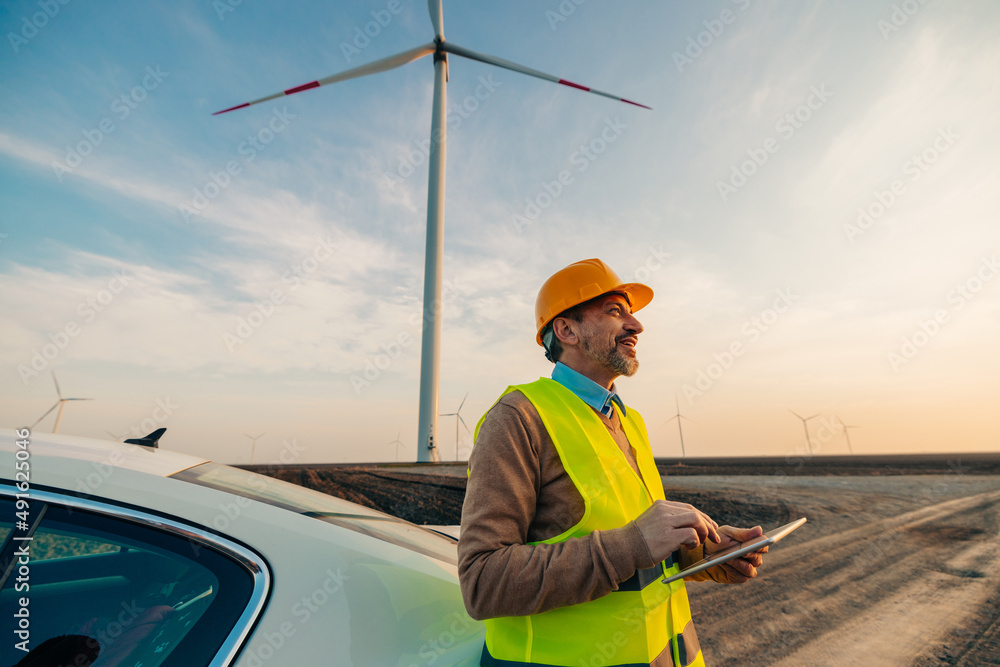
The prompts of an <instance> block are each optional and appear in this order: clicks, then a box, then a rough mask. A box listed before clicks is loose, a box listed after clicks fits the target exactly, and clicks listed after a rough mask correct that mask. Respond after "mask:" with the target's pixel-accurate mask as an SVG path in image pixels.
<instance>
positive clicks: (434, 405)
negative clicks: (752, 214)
mask: <svg viewBox="0 0 1000 667" xmlns="http://www.w3.org/2000/svg"><path fill="white" fill-rule="evenodd" d="M427 9H428V11H429V12H430V15H431V24H432V25H433V27H434V41H432V42H430V43H429V44H424V45H423V46H418V47H416V48H413V49H410V50H408V51H403V52H402V53H397V54H396V55H393V56H389V57H387V58H382V59H381V60H376V61H374V62H371V63H368V64H367V65H362V66H360V67H355V68H353V69H349V70H346V71H343V72H340V73H338V74H334V75H332V76H328V77H326V78H323V79H317V80H316V81H310V82H309V83H305V84H302V85H301V86H295V87H294V88H289V89H287V90H283V91H281V92H278V93H274V94H273V95H268V96H267V97H261V98H259V99H256V100H253V101H251V102H244V103H243V104H238V105H236V106H234V107H229V108H228V109H223V110H222V111H216V112H215V113H214V114H213V115H218V114H222V113H226V112H228V111H235V110H236V109H244V108H246V107H248V106H251V105H254V104H259V103H261V102H267V101H269V100H274V99H278V98H279V97H284V96H286V95H294V94H295V93H301V92H302V91H305V90H311V89H313V88H319V87H320V86H326V85H328V84H331V83H338V82H340V81H347V80H348V79H355V78H358V77H362V76H367V75H369V74H377V73H379V72H385V71H388V70H391V69H395V68H397V67H401V66H403V65H406V64H407V63H411V62H413V61H414V60H418V59H420V58H423V57H424V56H429V55H431V54H434V97H433V106H432V111H431V145H430V159H429V165H428V166H429V173H428V181H427V245H426V251H425V255H424V308H423V315H424V318H426V321H427V326H426V327H424V333H423V334H422V339H421V344H420V413H419V421H418V426H417V460H418V461H437V460H438V449H437V445H436V444H435V441H434V437H435V435H436V434H437V427H438V423H437V418H438V417H439V416H440V415H438V409H439V405H438V391H439V390H438V388H439V384H440V361H441V313H440V310H441V262H442V256H443V253H444V176H445V154H446V152H447V140H446V138H447V134H446V125H445V115H446V107H447V91H446V88H447V82H448V54H452V55H455V56H461V57H462V58H468V59H470V60H476V61H479V62H481V63H486V64H487V65H494V66H496V67H502V68H503V69H508V70H511V71H514V72H519V73H521V74H527V75H528V76H533V77H537V78H539V79H544V80H545V81H551V82H552V83H558V84H562V85H564V86H569V87H570V88H577V89H579V90H584V91H587V92H590V93H594V94H595V95H602V96H604V97H608V98H611V99H613V100H618V101H620V102H625V103H626V104H632V105H634V106H637V107H642V108H643V109H649V108H650V107H647V106H646V105H644V104H639V103H638V102H633V101H631V100H627V99H625V98H623V97H619V96H617V95H612V94H610V93H605V92H603V91H600V90H596V89H593V88H588V87H587V86H581V85H580V84H578V83H573V82H572V81H567V80H566V79H561V78H559V77H557V76H552V75H551V74H545V73H544V72H539V71H538V70H535V69H531V68H529V67H525V66H523V65H518V64H516V63H513V62H510V61H509V60H503V59H502V58H497V57H495V56H489V55H484V54H482V53H477V52H476V51H472V50H470V49H466V48H464V47H461V46H458V45H456V44H452V43H451V42H446V41H445V39H444V15H443V14H444V13H443V10H442V8H441V0H428V1H427Z"/></svg>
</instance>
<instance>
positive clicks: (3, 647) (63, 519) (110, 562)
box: [0, 503, 253, 667]
mask: <svg viewBox="0 0 1000 667" xmlns="http://www.w3.org/2000/svg"><path fill="white" fill-rule="evenodd" d="M0 511H2V509H0ZM41 516H42V519H41V522H40V524H39V525H38V528H37V529H36V530H35V532H34V534H33V535H32V536H31V541H30V542H29V545H30V558H29V559H28V570H27V571H24V572H22V576H11V577H9V578H8V580H7V581H6V583H5V584H4V586H3V589H2V590H0V616H2V617H3V618H12V617H14V614H17V613H18V611H19V610H20V609H22V608H23V609H26V610H27V611H26V612H25V613H30V641H29V642H28V643H27V644H23V645H21V646H18V645H17V643H16V642H12V641H9V640H5V641H4V642H3V643H2V644H0V655H2V657H3V660H0V664H3V665H11V664H14V663H16V662H17V661H19V660H23V659H27V658H28V656H31V659H32V660H36V659H37V661H33V662H31V664H51V665H63V664H66V665H73V664H90V663H89V662H88V661H87V660H89V659H90V658H92V657H93V653H95V652H96V655H97V661H96V662H94V663H93V667H125V666H128V667H132V666H134V665H142V667H160V666H161V665H162V666H163V667H167V666H171V667H173V666H177V665H185V666H188V665H205V664H208V663H209V662H211V660H212V658H213V657H214V656H215V653H216V651H217V650H218V649H219V647H220V646H221V645H222V643H223V642H224V640H225V639H226V637H227V636H228V635H229V633H230V631H231V630H232V628H233V626H234V625H235V624H236V622H237V620H238V619H239V618H240V616H241V615H242V613H243V611H244V608H245V606H246V603H247V600H248V599H249V598H250V594H251V591H252V588H253V581H252V577H251V575H250V574H249V573H248V572H246V571H245V570H244V568H243V567H242V566H240V565H239V564H238V563H235V562H233V561H231V560H229V559H228V558H226V557H225V556H223V555H222V554H220V553H218V552H216V551H215V550H213V549H211V548H209V547H208V546H207V545H204V544H200V543H197V542H192V541H189V540H188V539H186V538H184V537H181V536H180V535H175V534H171V533H169V532H167V531H165V530H158V529H155V528H152V527H150V526H146V525H141V524H139V523H133V522H131V521H128V520H123V519H119V518H114V517H110V516H105V515H103V514H98V513H93V512H89V511H82V510H80V509H71V508H68V507H62V506H59V505H57V504H54V503H50V504H48V505H46V506H45V508H44V513H43V514H41ZM12 542H13V541H12ZM15 574H16V571H15ZM25 602H27V604H25ZM22 648H26V649H28V651H29V652H27V653H26V652H25V651H23V650H22ZM88 655H89V657H87V656H88ZM78 656H84V657H85V658H86V660H85V659H84V658H81V657H78ZM77 661H79V662H77Z"/></svg>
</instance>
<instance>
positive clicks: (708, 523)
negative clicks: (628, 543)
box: [635, 500, 725, 562]
mask: <svg viewBox="0 0 1000 667" xmlns="http://www.w3.org/2000/svg"><path fill="white" fill-rule="evenodd" d="M635 523H636V525H637V526H638V527H639V532H640V533H642V536H643V537H644V538H645V540H646V546H647V547H648V548H649V553H650V554H651V555H652V556H653V560H654V561H656V562H659V561H661V560H665V559H666V558H667V557H668V556H669V555H670V554H672V553H673V552H674V551H677V550H678V549H679V548H680V547H681V546H682V545H683V546H686V547H688V548H689V549H696V548H697V547H698V545H699V544H702V543H705V544H711V542H709V541H708V540H712V541H715V542H719V541H721V540H723V539H725V538H724V537H723V536H721V535H720V534H719V532H718V531H719V524H717V523H715V521H713V520H712V518H711V517H710V516H708V515H707V514H705V513H704V512H701V511H699V510H697V509H695V508H694V507H692V506H691V505H688V504H687V503H677V502H671V501H667V500H657V501H655V502H654V503H653V504H652V506H651V507H650V508H649V509H647V510H646V511H645V512H643V513H642V514H640V515H639V518H638V519H636V520H635Z"/></svg>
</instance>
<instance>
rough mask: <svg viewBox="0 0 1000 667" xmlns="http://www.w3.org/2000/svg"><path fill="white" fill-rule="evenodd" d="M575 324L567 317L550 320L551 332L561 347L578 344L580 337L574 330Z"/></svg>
mask: <svg viewBox="0 0 1000 667" xmlns="http://www.w3.org/2000/svg"><path fill="white" fill-rule="evenodd" d="M575 325H576V322H574V321H572V320H570V319H569V318H568V317H557V318H556V319H554V320H552V332H553V333H554V334H555V335H556V338H558V339H559V342H560V343H562V344H563V345H577V344H579V343H580V336H579V334H578V333H577V331H576V328H575Z"/></svg>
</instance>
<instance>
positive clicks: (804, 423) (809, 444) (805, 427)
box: [789, 410, 819, 456]
mask: <svg viewBox="0 0 1000 667" xmlns="http://www.w3.org/2000/svg"><path fill="white" fill-rule="evenodd" d="M789 412H791V413H792V414H793V415H795V416H796V417H798V418H799V419H801V420H802V430H803V431H805V433H806V446H807V447H809V456H812V453H813V444H812V440H810V439H809V424H808V422H809V420H810V419H816V417H819V413H816V414H814V415H810V416H808V417H803V416H802V415H800V414H799V413H798V412H796V411H795V410H789Z"/></svg>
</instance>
